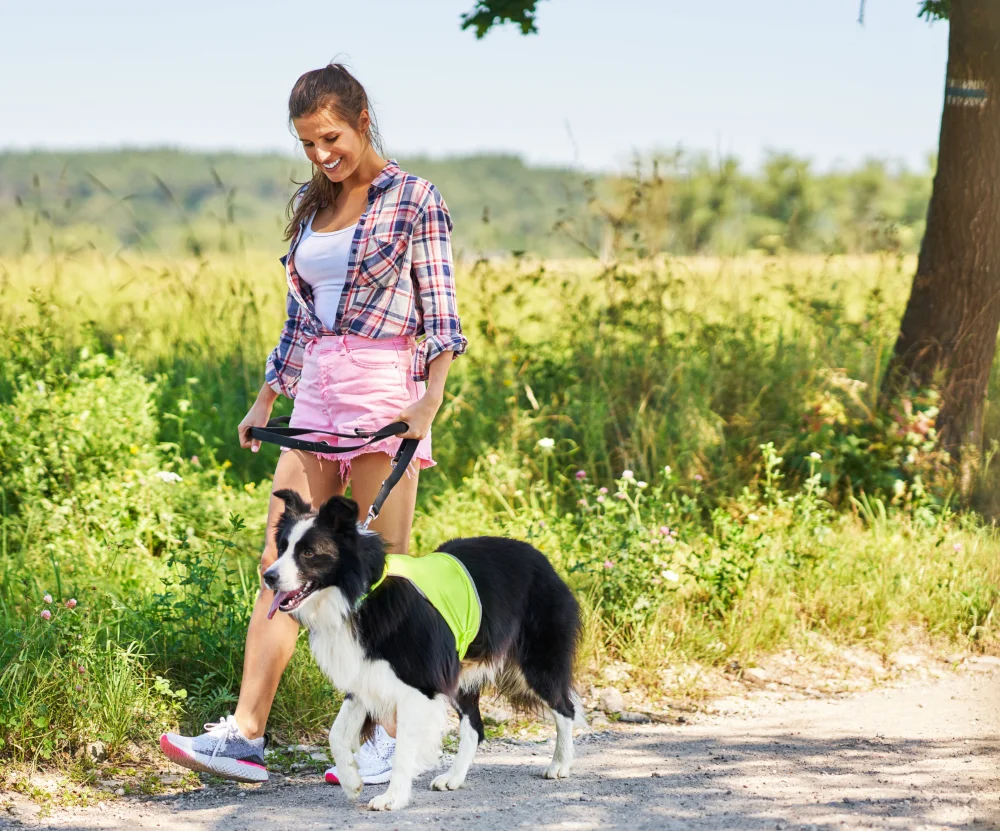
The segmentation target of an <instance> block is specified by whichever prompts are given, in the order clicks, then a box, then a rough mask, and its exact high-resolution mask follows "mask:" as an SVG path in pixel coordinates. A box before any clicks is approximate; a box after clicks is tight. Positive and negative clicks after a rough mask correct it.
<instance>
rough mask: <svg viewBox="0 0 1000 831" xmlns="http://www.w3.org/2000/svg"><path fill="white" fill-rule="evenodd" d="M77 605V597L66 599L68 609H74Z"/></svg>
mask: <svg viewBox="0 0 1000 831" xmlns="http://www.w3.org/2000/svg"><path fill="white" fill-rule="evenodd" d="M75 607H76V598H75V597H71V598H70V599H69V600H67V601H66V608H67V609H73V608H75Z"/></svg>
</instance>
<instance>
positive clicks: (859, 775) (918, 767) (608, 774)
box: [0, 659, 1000, 831]
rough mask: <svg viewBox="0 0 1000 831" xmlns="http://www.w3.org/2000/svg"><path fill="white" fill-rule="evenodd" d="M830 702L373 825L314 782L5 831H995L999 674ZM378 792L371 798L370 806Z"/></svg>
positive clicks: (421, 786)
mask: <svg viewBox="0 0 1000 831" xmlns="http://www.w3.org/2000/svg"><path fill="white" fill-rule="evenodd" d="M997 663H1000V662H995V659H993V662H990V661H986V662H984V663H982V664H978V665H973V667H972V668H971V669H969V670H966V671H963V672H960V673H957V674H955V675H949V676H948V677H946V678H944V679H939V680H936V681H933V682H926V683H920V684H908V685H906V686H902V687H895V688H893V687H886V688H882V689H878V690H874V691H871V692H866V693H862V694H856V695H852V696H849V697H843V698H835V699H825V700H817V699H800V700H783V701H778V700H769V699H767V697H763V698H762V697H759V696H758V697H753V698H751V699H748V701H747V704H746V707H745V708H744V712H735V713H734V712H729V713H728V714H725V715H713V716H698V717H695V718H694V719H693V721H692V723H690V724H682V725H676V726H665V725H655V726H654V725H645V726H634V727H629V728H627V729H626V727H625V726H619V727H618V728H617V729H614V730H608V731H604V732H597V733H594V732H592V733H583V734H581V735H578V737H577V753H578V760H577V764H576V768H575V775H574V776H573V778H571V779H569V780H565V781H559V782H550V781H546V780H543V779H541V778H540V773H541V771H542V769H543V766H544V765H545V763H547V761H548V759H549V757H550V756H551V754H552V741H551V740H549V741H548V742H547V743H533V742H508V741H494V742H491V743H489V744H487V745H485V746H484V747H483V749H481V750H480V753H479V756H478V757H477V761H476V764H475V765H474V766H473V768H472V771H471V772H470V774H469V779H468V782H467V784H466V787H465V788H463V789H462V790H460V791H456V792H453V793H444V794H442V793H436V792H431V791H430V790H428V789H427V785H428V783H429V781H430V778H431V776H430V775H429V774H428V775H425V776H423V777H421V779H420V780H418V783H417V787H416V792H415V796H414V800H413V803H412V804H411V806H410V807H409V808H408V809H407V810H406V811H403V812H401V813H397V814H377V813H371V812H368V811H367V810H365V809H363V808H361V807H356V806H351V805H348V804H347V803H346V802H345V800H344V798H343V795H342V793H341V792H340V790H339V789H338V788H336V787H331V786H327V785H324V784H322V783H320V782H317V781H316V780H315V777H312V776H311V777H310V778H309V779H307V780H302V781H285V782H280V783H279V782H272V783H269V784H268V785H265V786H260V787H245V786H239V787H237V786H224V787H213V788H209V789H206V790H204V791H201V792H198V793H191V794H187V795H184V796H179V797H178V796H173V797H167V798H164V797H150V798H145V799H132V798H126V799H120V800H116V801H113V802H108V803H106V804H105V806H104V808H103V809H102V808H80V809H73V810H64V809H60V810H57V811H56V812H55V813H54V814H52V815H50V816H49V817H47V818H45V819H42V820H39V819H37V818H34V817H29V816H23V817H22V818H21V819H20V820H13V821H12V820H10V819H6V820H5V819H2V818H0V828H14V827H35V828H60V829H100V828H141V829H151V828H173V829H181V830H182V831H196V830H197V831H202V829H216V831H231V829H253V831H267V830H268V829H292V828H294V829H320V828H323V829H326V828H338V829H339V828H346V827H350V828H386V829H388V828H414V829H417V828H441V829H452V828H456V829H458V828H460V829H480V828H482V829H487V828H489V829H498V828H499V829H506V828H542V829H577V830H578V831H585V829H599V828H628V829H647V828H649V829H652V828H657V829H661V828H694V829H723V828H741V829H742V828H745V829H765V828H766V829H782V828H809V829H821V828H826V829H835V828H836V829H840V828H859V827H876V828H954V827H957V826H963V825H965V826H971V827H976V828H996V829H1000V666H997ZM378 792H379V789H377V788H375V787H370V788H366V789H365V793H364V798H365V799H366V800H367V799H369V798H370V797H371V796H374V795H375V794H376V793H378Z"/></svg>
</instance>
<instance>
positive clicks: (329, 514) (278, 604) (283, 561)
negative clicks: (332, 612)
mask: <svg viewBox="0 0 1000 831" xmlns="http://www.w3.org/2000/svg"><path fill="white" fill-rule="evenodd" d="M274 495H275V496H276V497H278V499H280V500H281V501H282V502H284V503H285V510H284V512H283V513H282V515H281V518H280V519H279V520H278V525H277V528H276V529H275V539H276V542H277V546H278V559H277V561H276V562H275V563H274V564H273V565H272V566H271V567H270V568H269V569H267V571H265V572H264V585H266V586H267V587H268V588H269V589H271V590H273V591H274V602H273V603H272V604H271V609H270V611H269V612H268V613H267V616H268V619H270V618H272V617H273V616H274V613H275V612H276V611H278V610H279V609H280V610H281V611H282V612H294V611H296V610H298V609H300V608H301V607H302V604H304V603H305V602H306V601H308V600H309V598H311V597H312V596H313V595H314V594H315V593H316V592H318V591H320V590H321V589H325V588H329V587H331V586H338V587H341V588H342V589H343V588H347V589H349V590H348V591H346V592H345V596H346V595H352V594H355V593H357V594H359V595H360V592H361V591H363V588H364V587H363V586H360V585H359V586H357V587H356V586H354V584H355V583H359V582H360V580H361V573H362V571H363V568H362V563H361V560H360V556H359V551H358V505H357V503H356V502H355V501H354V500H352V499H348V498H347V497H344V496H334V497H331V498H330V499H328V500H327V501H326V502H325V503H323V506H322V507H321V508H320V509H319V511H313V510H312V509H311V508H310V506H309V505H308V503H306V502H305V500H303V499H302V497H301V496H299V494H298V493H297V492H295V491H293V490H287V489H286V490H278V491H275V492H274ZM345 582H346V583H347V584H348V585H347V586H343V585H342V584H344V583H345ZM349 599H350V598H349Z"/></svg>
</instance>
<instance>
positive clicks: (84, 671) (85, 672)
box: [77, 664, 87, 675]
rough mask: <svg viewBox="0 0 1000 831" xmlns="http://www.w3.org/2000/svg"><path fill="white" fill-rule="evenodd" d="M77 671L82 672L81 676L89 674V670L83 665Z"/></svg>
mask: <svg viewBox="0 0 1000 831" xmlns="http://www.w3.org/2000/svg"><path fill="white" fill-rule="evenodd" d="M77 669H78V670H80V675H86V674H87V668H86V667H85V666H84V665H83V664H80V666H78V667H77Z"/></svg>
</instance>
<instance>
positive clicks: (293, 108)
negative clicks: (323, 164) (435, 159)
mask: <svg viewBox="0 0 1000 831" xmlns="http://www.w3.org/2000/svg"><path fill="white" fill-rule="evenodd" d="M321 109H327V110H330V111H331V112H332V113H333V114H334V115H335V116H336V117H337V118H338V119H340V120H341V121H345V122H347V123H348V124H350V125H351V126H352V127H353V128H354V129H355V130H357V129H358V127H359V125H360V123H361V112H362V111H363V110H368V119H369V120H368V130H367V131H366V132H365V138H366V139H367V140H368V143H369V144H370V145H371V146H372V147H374V148H375V149H376V150H377V151H378V153H379V155H381V156H384V155H385V152H384V151H383V150H382V137H381V136H380V135H379V132H378V125H377V123H376V121H375V114H374V113H373V112H372V109H371V106H370V104H369V102H368V93H366V92H365V88H364V87H363V86H361V83H360V82H359V81H358V79H357V78H355V77H354V76H353V75H352V74H351V73H350V72H348V71H347V68H346V67H345V66H344V65H343V64H340V63H331V64H327V65H326V66H324V67H323V68H322V69H312V70H310V71H309V72H306V73H305V74H304V75H302V76H301V77H300V78H299V80H297V81H296V82H295V86H294V87H292V94H291V95H289V96H288V126H289V128H290V129H293V130H294V126H293V120H294V119H296V118H304V117H305V116H309V115H313V114H314V113H316V112H319V111H320V110H321ZM296 184H303V183H302V182H297V183H296ZM306 184H308V187H307V188H306V191H305V193H304V194H303V197H302V200H301V201H300V202H299V203H298V206H296V204H295V200H296V198H297V197H298V192H296V193H295V195H294V196H293V197H292V198H291V199H290V200H289V202H288V208H287V209H286V211H285V213H286V215H288V216H290V217H291V219H290V220H289V223H288V227H287V228H285V239H286V240H287V239H291V238H292V236H294V234H295V229H296V228H297V227H298V225H299V223H300V222H301V221H302V220H303V219H305V218H306V217H307V216H309V215H310V214H311V213H312V212H313V211H314V210H317V209H319V208H324V207H326V206H327V205H332V204H333V203H334V202H335V201H336V200H337V196H338V195H339V194H340V191H341V189H342V188H343V185H342V184H341V183H340V182H331V181H330V180H329V179H328V178H327V177H326V174H325V173H324V172H323V171H322V170H320V169H319V168H318V167H316V166H315V165H313V175H312V179H310V180H309V182H308V183H306Z"/></svg>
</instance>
